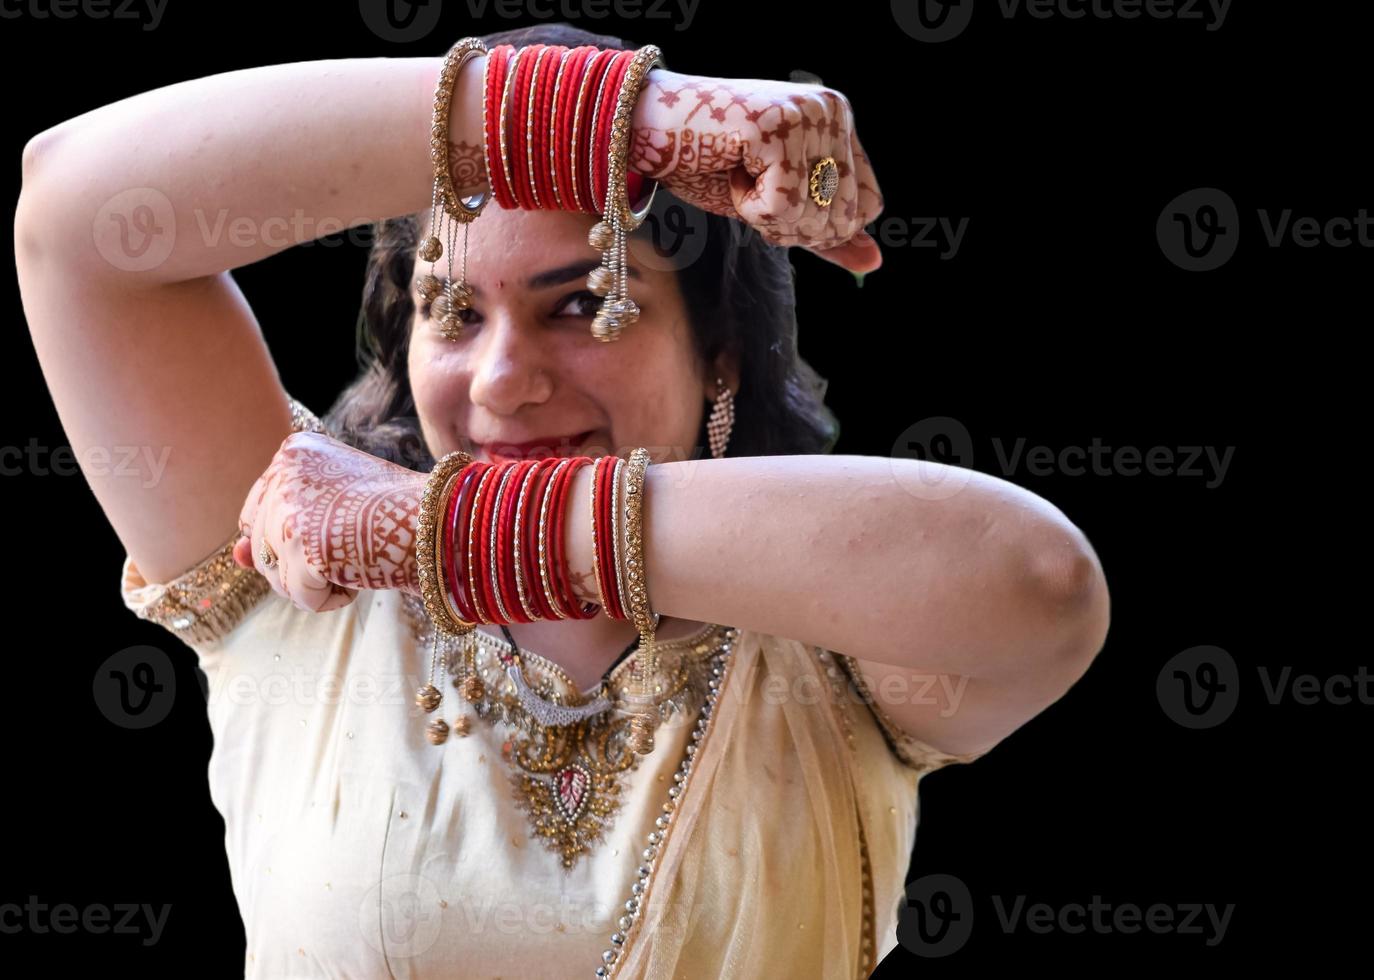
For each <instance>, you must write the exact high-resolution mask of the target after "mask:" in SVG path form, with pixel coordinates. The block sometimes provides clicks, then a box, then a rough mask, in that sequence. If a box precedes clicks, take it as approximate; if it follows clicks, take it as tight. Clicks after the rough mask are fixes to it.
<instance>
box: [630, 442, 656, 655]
mask: <svg viewBox="0 0 1374 980" xmlns="http://www.w3.org/2000/svg"><path fill="white" fill-rule="evenodd" d="M648 468H649V450H647V449H645V448H644V447H643V446H641V447H639V448H638V449H636V450H635V451H634V452H632V453H630V461H629V463H628V464H627V466H626V468H625V559H624V565H625V586H626V592H625V595H626V596H627V601H626V603H625V606H626V608H627V609H628V610H629V613H630V617H631V619H633V620H634V624H635V626H637V627H639V631H640V634H641V635H645V636H647V637H648V638H649V642H648V646H649V647H650V648H652V645H653V640H652V637H653V633H654V630H655V629H656V628H657V627H658V616H657V615H656V614H655V613H654V612H653V609H652V608H651V606H650V604H649V585H648V579H647V576H646V575H645V567H644V496H645V493H644V486H645V485H644V478H645V473H646V472H647V470H648Z"/></svg>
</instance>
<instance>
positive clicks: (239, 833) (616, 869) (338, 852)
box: [121, 401, 983, 980]
mask: <svg viewBox="0 0 1374 980" xmlns="http://www.w3.org/2000/svg"><path fill="white" fill-rule="evenodd" d="M293 409H294V410H295V427H296V428H319V423H318V420H316V419H315V417H314V416H313V415H311V414H310V413H309V411H308V410H306V409H305V408H304V407H303V406H301V405H300V404H299V403H298V402H294V401H293ZM236 537H237V535H235V538H236ZM233 543H234V538H231V539H229V540H228V541H226V543H225V544H224V546H223V547H222V548H220V549H219V550H217V551H216V552H215V553H214V554H212V555H210V556H207V558H206V559H205V560H204V561H202V562H200V563H198V564H197V565H196V566H195V567H194V568H191V569H188V570H187V571H186V572H185V573H184V574H182V575H180V576H178V577H177V578H176V579H174V580H173V581H171V582H166V583H161V584H155V583H148V582H146V581H145V580H144V579H143V577H142V575H140V573H139V571H138V568H137V567H136V566H135V565H134V563H133V562H132V560H130V559H129V558H128V557H127V556H126V559H125V562H124V568H123V576H122V581H121V595H122V597H123V599H124V602H125V604H126V605H127V606H128V608H130V609H131V610H133V611H134V612H136V613H137V614H138V615H139V616H140V617H142V618H145V619H148V620H150V621H153V622H157V623H159V624H160V625H162V626H164V627H165V628H166V629H168V630H169V631H171V632H173V633H175V634H176V635H177V636H178V637H179V638H180V639H181V640H183V641H184V642H185V643H186V644H187V645H188V646H189V647H190V648H191V649H192V650H194V651H195V653H196V656H197V658H198V662H199V666H200V668H201V669H202V670H203V671H204V672H205V674H206V676H207V678H208V679H209V700H208V714H209V721H210V727H211V730H212V732H213V735H214V748H213V751H212V753H211V757H210V763H209V786H210V795H211V798H212V801H213V802H214V805H215V807H216V808H217V809H218V810H219V812H220V814H221V815H222V816H223V818H224V822H225V847H226V849H227V851H228V858H229V867H230V872H231V876H232V883H233V888H234V894H235V897H236V899H237V901H238V905H239V909H240V912H241V914H242V916H243V922H244V928H245V932H246V934H247V952H246V956H245V960H244V973H245V976H250V977H271V978H284V977H335V978H379V977H398V978H400V977H423V978H435V977H483V978H491V977H504V978H512V980H514V978H522V980H523V978H535V977H591V976H594V975H596V972H595V971H596V970H597V968H598V967H603V966H605V967H606V970H607V972H608V973H609V975H611V976H615V977H625V978H662V980H668V978H677V977H690V978H715V977H731V978H748V980H755V978H759V977H773V976H778V977H826V978H829V977H834V978H850V977H854V976H859V977H866V976H868V974H869V973H870V972H871V971H872V970H873V968H874V967H875V966H876V965H877V963H878V962H880V961H881V960H882V958H883V957H884V956H886V954H887V953H888V952H889V951H890V950H891V949H892V948H893V947H894V946H895V945H896V943H897V939H896V926H897V915H898V910H899V907H900V904H901V902H902V901H903V891H904V879H905V874H906V871H907V866H908V861H909V858H910V854H911V849H912V845H913V843H914V840H915V833H916V825H917V815H918V808H917V803H918V799H917V786H918V782H919V780H920V778H921V776H922V775H924V774H925V773H928V772H931V771H934V770H935V769H938V768H940V767H941V766H944V765H947V764H951V763H961V762H962V763H966V762H970V761H972V760H973V759H975V758H977V757H979V756H980V755H982V754H983V753H971V754H967V755H948V754H945V753H942V752H939V751H937V750H935V749H934V748H932V747H931V746H929V745H926V744H924V743H922V742H920V741H918V740H916V739H914V738H912V737H910V736H908V735H906V734H905V733H903V732H901V731H900V730H899V729H898V727H897V726H896V725H895V724H894V723H893V722H892V721H891V719H889V718H888V717H886V715H885V714H884V713H883V711H882V709H881V708H880V707H879V706H878V705H877V704H875V703H874V701H873V699H872V697H871V694H870V691H869V688H868V686H867V685H866V684H865V683H864V681H863V678H862V677H861V676H859V675H857V674H856V673H855V670H854V667H855V665H854V663H853V661H852V660H850V658H848V657H845V656H842V655H835V654H831V653H829V652H827V651H825V650H822V649H819V648H816V647H809V646H807V645H804V644H802V643H799V642H797V641H795V640H790V639H784V638H781V637H776V636H771V635H764V634H759V633H755V632H750V631H748V630H744V631H737V630H730V629H727V628H726V627H724V626H714V625H712V626H708V627H707V628H706V629H705V630H703V631H702V633H700V634H698V635H697V636H696V637H691V638H688V639H686V640H682V641H675V642H674V643H671V644H664V645H661V647H660V656H661V661H662V664H663V669H664V677H665V679H670V680H671V684H672V687H671V692H672V694H673V696H672V697H671V698H669V699H668V701H667V702H666V703H665V708H664V711H665V720H664V721H662V722H661V723H660V725H659V728H658V730H657V733H656V739H655V748H654V751H653V753H652V754H650V755H649V756H648V757H646V758H643V759H638V758H637V757H634V756H632V755H631V756H629V758H630V759H631V760H633V761H632V762H631V763H629V764H627V763H626V761H625V759H626V756H625V754H624V753H623V752H620V751H619V750H618V748H617V746H618V745H619V744H620V743H619V741H618V738H617V736H616V735H615V733H611V734H610V735H608V733H607V731H598V730H589V731H587V732H582V733H579V735H578V736H577V737H574V738H571V739H568V738H557V737H554V738H550V737H548V735H549V733H548V732H547V731H544V732H542V734H541V731H540V730H538V729H531V728H530V727H529V726H528V724H527V723H524V722H522V718H525V719H527V718H528V716H521V715H520V714H519V713H518V712H511V711H509V710H507V709H506V708H504V707H502V706H503V705H509V704H511V703H512V702H513V701H514V697H513V695H512V693H511V692H512V683H511V680H510V679H509V677H508V674H507V673H506V672H505V664H504V663H503V659H502V658H503V656H504V655H505V654H506V648H505V644H504V643H502V642H501V641H500V640H499V639H489V638H486V637H485V634H483V637H484V639H483V641H482V642H481V643H479V644H478V645H477V649H476V652H475V661H476V666H477V668H478V670H479V671H480V672H481V674H482V676H483V679H484V682H485V683H486V686H487V690H488V692H489V693H490V695H491V699H490V710H489V711H487V713H486V714H485V715H479V714H477V713H476V712H475V710H474V709H473V707H472V706H471V705H468V704H467V703H466V702H464V701H463V699H462V698H461V696H460V695H459V693H458V691H457V690H456V689H455V688H454V687H453V686H451V685H449V684H443V685H442V688H443V690H444V700H443V703H442V705H441V706H440V709H439V710H438V711H436V712H435V713H434V714H433V715H429V714H426V713H425V712H423V711H422V710H421V709H420V708H418V707H417V706H416V705H415V701H414V698H415V692H416V690H417V689H418V688H419V687H420V686H421V685H422V684H424V683H425V682H426V681H427V680H428V678H429V675H430V666H431V657H432V654H433V647H432V645H431V639H432V636H433V634H432V633H431V632H430V626H429V623H428V620H427V618H426V617H425V616H424V613H423V607H422V606H420V604H419V603H418V602H417V601H416V600H415V599H414V598H413V597H411V596H409V595H408V594H406V593H402V592H397V591H363V592H360V593H359V594H358V597H357V598H356V599H355V601H354V602H352V603H351V604H349V605H348V606H346V607H344V608H342V609H339V610H335V611H333V612H328V613H309V612H305V611H303V610H300V609H298V608H296V607H295V606H294V605H292V604H291V603H290V602H288V601H286V600H285V599H283V598H281V597H280V596H278V595H277V594H276V593H274V592H272V591H271V589H270V588H269V587H268V586H267V582H266V580H265V579H264V578H263V577H262V576H261V575H260V574H258V573H257V572H256V571H254V570H250V569H244V568H240V567H239V566H238V565H237V564H235V563H234V560H233V557H232V554H231V551H232V548H233ZM445 639H447V638H445ZM722 644H725V647H724V652H723V653H721V652H720V647H721V645H722ZM439 654H440V658H441V659H440V665H439V666H440V671H441V672H442V673H444V674H445V676H446V677H447V676H448V675H447V672H446V668H448V667H455V669H457V668H456V666H455V665H458V664H461V662H462V661H461V658H460V657H459V655H458V653H457V650H456V648H451V647H449V646H447V645H445V646H442V647H441V648H440V650H439ZM716 654H719V655H720V657H721V659H720V660H719V664H720V668H719V670H720V673H719V676H718V677H715V680H716V686H715V687H714V689H713V688H712V687H711V680H712V678H713V676H715V675H713V674H712V664H713V660H712V657H713V655H716ZM523 660H524V675H523V676H524V677H525V679H526V681H527V682H528V683H529V684H530V685H531V686H532V687H534V688H535V689H536V690H538V691H540V692H541V693H542V694H543V695H544V696H545V697H546V698H548V699H551V700H562V701H563V702H564V703H574V704H575V703H579V702H580V701H581V700H583V699H584V698H586V697H588V696H589V695H590V692H578V691H577V690H576V688H575V687H574V685H573V684H572V683H571V682H570V681H569V680H568V678H567V677H566V675H564V674H563V673H562V671H560V670H559V669H558V667H557V665H556V664H554V663H553V662H552V661H549V660H546V659H544V658H542V657H540V656H538V654H536V653H532V652H529V651H525V652H524V654H523ZM629 665H630V661H629V660H628V659H627V660H626V661H624V662H622V663H621V664H620V665H619V666H618V667H617V668H616V670H615V671H613V672H612V675H611V680H610V682H609V685H610V688H611V691H612V692H616V691H619V690H622V689H623V686H624V684H625V683H626V682H627V681H628V674H627V672H626V671H627V669H628V667H629ZM865 706H867V707H865ZM436 716H438V717H442V718H444V719H445V720H446V721H448V722H450V723H452V722H455V721H457V719H458V717H459V716H465V717H467V718H468V724H469V725H470V728H469V731H468V733H467V734H466V735H460V734H459V733H458V732H456V731H455V732H454V734H453V735H451V736H450V737H449V738H448V739H447V740H446V741H445V742H443V743H442V744H440V745H434V744H432V743H431V742H430V741H429V740H428V738H427V737H426V726H427V724H428V723H429V722H430V721H432V720H433V718H434V717H436ZM689 747H690V748H691V752H690V754H689V752H688V749H689ZM684 763H688V765H687V766H686V767H685V768H684ZM672 790H676V792H675V793H674V792H671V791H672ZM651 833H655V834H658V835H659V836H658V837H656V838H655V841H656V842H655V843H650V839H649V835H650V834H651ZM207 844H208V842H207ZM646 848H648V852H647V853H648V854H649V857H648V858H647V859H646V857H645V854H646ZM641 867H642V868H644V869H647V875H642V874H641ZM636 884H637V888H636V887H634V886H636ZM627 903H630V905H631V906H634V907H637V911H636V913H635V915H634V916H633V917H631V918H623V917H625V916H627ZM613 933H620V937H619V938H620V939H621V942H620V943H615V942H613V941H612V934H613ZM606 950H615V955H614V957H613V959H612V962H611V964H610V965H609V966H606V964H605V960H604V958H603V953H604V951H606Z"/></svg>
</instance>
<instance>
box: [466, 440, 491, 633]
mask: <svg viewBox="0 0 1374 980" xmlns="http://www.w3.org/2000/svg"><path fill="white" fill-rule="evenodd" d="M483 465H484V466H485V467H486V469H485V470H484V471H483V473H482V476H481V477H480V479H479V480H478V483H477V486H476V487H475V488H474V489H473V497H472V500H471V501H469V502H468V503H467V505H466V506H467V511H466V516H465V517H463V518H462V521H463V527H464V529H465V530H464V537H466V538H467V541H466V544H465V551H464V553H465V554H466V555H467V559H468V564H467V569H468V593H469V595H470V596H471V597H472V604H473V607H474V608H475V609H476V611H477V613H478V615H479V616H480V617H481V620H482V622H484V623H494V622H496V616H495V609H494V608H493V607H492V605H491V601H490V599H489V598H488V597H487V593H486V589H484V588H483V581H484V576H483V561H482V556H483V554H484V550H483V548H482V541H481V538H482V533H481V532H482V511H483V510H485V509H486V505H487V499H488V498H489V497H490V496H491V488H492V486H493V484H494V482H495V479H496V476H497V474H496V467H495V466H494V465H492V464H491V463H485V464H483Z"/></svg>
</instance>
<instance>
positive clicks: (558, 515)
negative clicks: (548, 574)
mask: <svg viewBox="0 0 1374 980" xmlns="http://www.w3.org/2000/svg"><path fill="white" fill-rule="evenodd" d="M591 462H592V459H591V457H590V456H574V457H573V459H572V462H571V463H570V464H569V465H568V466H567V468H566V469H564V470H563V473H562V475H561V477H560V478H559V480H558V483H557V485H556V486H555V488H554V496H553V502H552V504H551V505H550V508H549V520H550V527H549V544H550V551H552V552H553V560H552V563H551V564H552V566H553V572H554V576H555V577H556V579H557V582H556V583H555V588H556V589H557V590H558V595H559V598H560V599H561V600H563V603H564V605H565V606H566V607H567V609H568V611H569V618H571V619H591V618H592V617H594V616H595V615H596V614H597V612H598V611H599V607H598V606H597V604H596V603H594V602H590V601H585V600H582V599H579V598H578V597H577V595H576V593H574V592H573V589H572V575H571V573H570V571H569V569H568V552H567V546H566V544H565V542H564V537H563V535H564V530H565V528H566V525H567V504H568V494H569V493H570V492H571V487H572V478H573V475H574V474H576V472H577V471H578V470H580V469H581V468H582V467H583V466H588V465H590V464H591Z"/></svg>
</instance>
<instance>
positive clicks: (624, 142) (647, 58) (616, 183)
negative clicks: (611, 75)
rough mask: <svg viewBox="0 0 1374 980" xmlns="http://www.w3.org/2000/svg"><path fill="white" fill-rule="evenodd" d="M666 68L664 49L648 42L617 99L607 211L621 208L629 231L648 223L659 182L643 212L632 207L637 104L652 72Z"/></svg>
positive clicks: (653, 184)
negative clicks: (632, 147)
mask: <svg viewBox="0 0 1374 980" xmlns="http://www.w3.org/2000/svg"><path fill="white" fill-rule="evenodd" d="M664 67H666V66H665V65H664V63H663V52H662V51H661V50H659V48H658V47H657V46H656V45H653V44H646V45H645V46H644V47H642V48H640V49H639V50H638V51H636V52H635V55H634V58H632V59H631V60H630V67H629V68H628V69H626V71H625V78H624V80H623V82H622V83H621V86H620V97H619V99H618V101H617V102H616V106H615V116H614V117H613V118H612V120H611V160H610V170H609V178H610V179H609V180H608V181H607V196H608V197H611V200H610V201H609V202H608V207H607V211H608V212H609V211H610V209H611V208H612V207H613V208H616V209H618V210H619V211H620V220H621V225H622V227H623V228H624V229H625V231H627V232H629V231H634V230H635V229H636V228H638V227H639V226H640V225H642V224H643V223H644V219H645V218H647V217H648V216H649V211H650V209H651V208H652V207H653V204H654V196H655V195H656V194H657V193H658V181H656V180H653V181H650V187H649V197H648V200H646V201H645V202H644V206H643V207H642V208H641V209H640V210H639V211H632V210H630V189H629V185H628V184H627V183H626V180H625V178H626V176H627V174H628V173H629V169H630V143H631V142H632V137H633V135H634V134H633V133H632V131H631V123H632V121H633V119H634V111H635V105H636V104H637V103H638V102H639V96H640V93H641V92H643V90H644V86H645V85H647V84H648V82H649V72H651V71H652V70H653V69H655V68H664Z"/></svg>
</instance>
